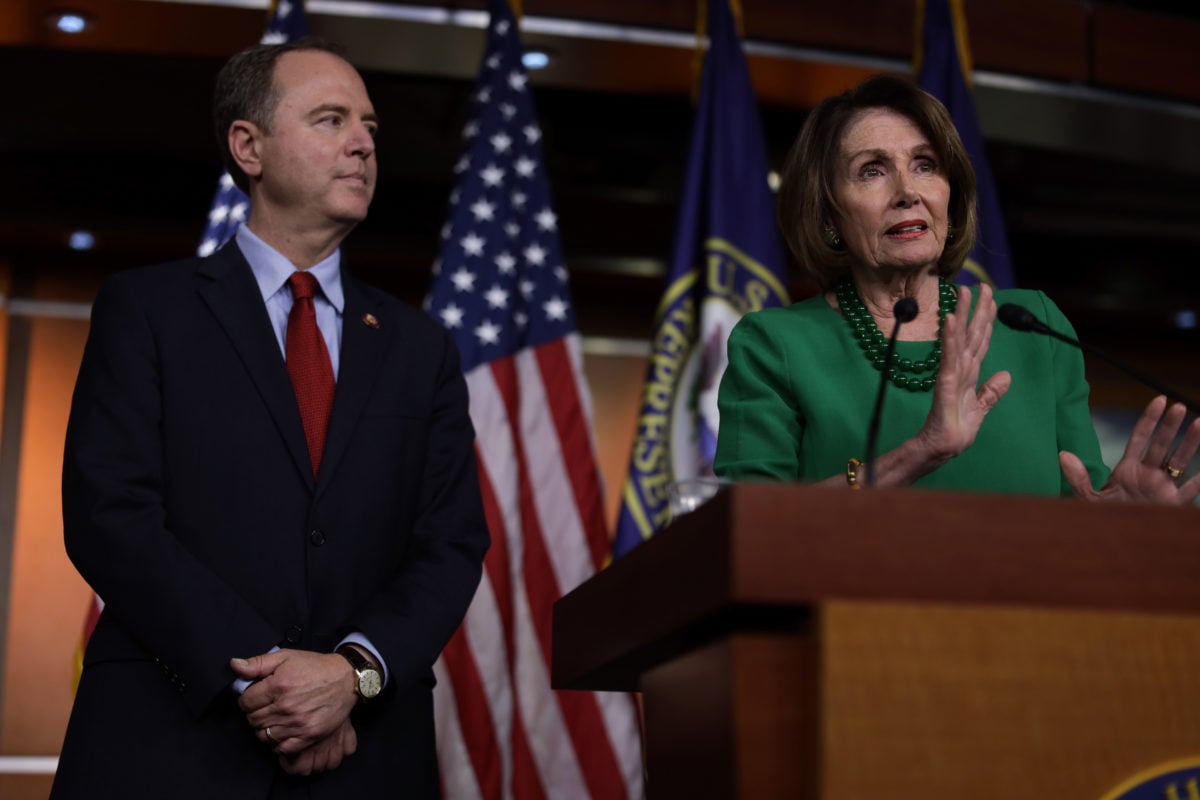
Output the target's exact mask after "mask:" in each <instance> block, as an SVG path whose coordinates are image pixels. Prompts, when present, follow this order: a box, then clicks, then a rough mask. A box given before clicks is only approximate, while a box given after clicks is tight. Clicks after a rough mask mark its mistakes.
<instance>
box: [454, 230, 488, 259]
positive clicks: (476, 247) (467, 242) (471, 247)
mask: <svg viewBox="0 0 1200 800" xmlns="http://www.w3.org/2000/svg"><path fill="white" fill-rule="evenodd" d="M459 244H461V245H462V249H463V252H464V253H466V254H467V255H469V256H481V255H483V246H484V245H485V244H487V239H484V238H482V237H480V236H477V235H475V233H474V232H472V233H468V234H467V235H466V236H464V237H463V239H462V241H461V242H459Z"/></svg>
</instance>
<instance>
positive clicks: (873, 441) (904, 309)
mask: <svg viewBox="0 0 1200 800" xmlns="http://www.w3.org/2000/svg"><path fill="white" fill-rule="evenodd" d="M920 310H921V309H920V307H919V306H918V305H917V301H916V300H914V299H913V298H911V297H901V298H900V299H899V300H897V301H896V304H895V305H894V306H892V316H893V317H895V319H896V324H895V326H894V327H893V328H892V335H891V336H889V337H888V345H887V351H886V352H885V353H884V355H883V366H882V367H881V368H880V370H879V372H880V375H879V391H878V392H876V393H875V410H874V411H872V412H871V424H870V425H869V426H868V427H867V452H866V464H864V467H865V470H866V476H865V479H864V485H866V486H868V487H869V486H872V485H874V483H875V448H876V447H877V446H878V444H879V422H880V420H881V419H883V398H884V395H885V394H887V385H888V373H889V372H891V371H892V358H893V356H895V354H896V337H897V336H898V335H899V334H900V326H901V325H903V324H904V323H906V322H912V321H913V320H914V319H916V318H917V313H918V312H919V311H920Z"/></svg>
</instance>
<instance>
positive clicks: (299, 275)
mask: <svg viewBox="0 0 1200 800" xmlns="http://www.w3.org/2000/svg"><path fill="white" fill-rule="evenodd" d="M288 283H289V284H290V285H291V287H292V299H294V300H301V299H303V298H306V297H312V296H313V295H314V294H316V291H317V279H316V277H315V276H313V275H311V274H309V273H307V272H293V273H292V274H291V275H290V276H289V277H288Z"/></svg>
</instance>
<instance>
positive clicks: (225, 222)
mask: <svg viewBox="0 0 1200 800" xmlns="http://www.w3.org/2000/svg"><path fill="white" fill-rule="evenodd" d="M307 35H308V17H306V16H305V14H304V3H303V0H279V2H277V3H276V4H275V8H274V11H272V13H271V18H270V20H268V22H267V30H266V32H264V33H263V37H262V39H261V40H260V41H261V43H262V44H282V43H284V42H290V41H292V40H293V39H299V38H301V37H304V36H307ZM249 212H250V198H249V197H247V196H246V193H245V192H243V191H242V190H241V189H239V188H238V187H237V186H236V185H234V182H233V178H231V177H229V173H228V172H223V173H221V178H220V180H218V181H217V191H216V194H214V195H213V201H212V208H211V210H210V211H209V212H208V224H207V225H206V226H205V228H204V235H203V236H201V237H200V246H199V247H198V248H197V249H196V252H197V253H198V254H199V255H201V256H207V255H211V254H212V253H214V252H216V250H217V249H218V248H220V246H221V245H223V244H225V243H226V242H227V241H229V240H230V239H232V238H233V234H234V233H235V232H237V227H238V225H241V224H242V223H243V222H245V221H246V217H247V216H248V215H249Z"/></svg>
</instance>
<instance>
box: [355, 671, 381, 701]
mask: <svg viewBox="0 0 1200 800" xmlns="http://www.w3.org/2000/svg"><path fill="white" fill-rule="evenodd" d="M382 689H383V678H382V677H380V675H379V673H378V672H376V671H375V670H373V669H364V670H363V671H362V672H360V673H358V693H359V694H361V695H362V696H363V697H365V698H366V699H368V700H370V699H371V698H372V697H374V696H376V695H377V694H379V692H380V691H381V690H382Z"/></svg>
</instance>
